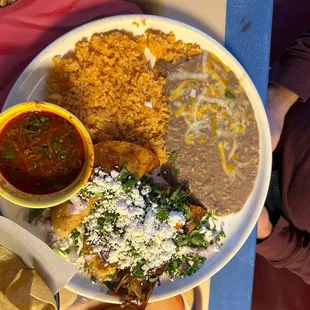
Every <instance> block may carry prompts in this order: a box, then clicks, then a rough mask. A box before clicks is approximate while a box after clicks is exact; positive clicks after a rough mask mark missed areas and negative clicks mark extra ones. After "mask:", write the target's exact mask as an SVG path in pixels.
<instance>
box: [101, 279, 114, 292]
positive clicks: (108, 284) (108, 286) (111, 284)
mask: <svg viewBox="0 0 310 310" xmlns="http://www.w3.org/2000/svg"><path fill="white" fill-rule="evenodd" d="M103 284H104V285H105V286H106V287H107V288H108V289H109V290H110V291H113V290H114V285H113V283H112V282H111V281H104V282H103Z"/></svg>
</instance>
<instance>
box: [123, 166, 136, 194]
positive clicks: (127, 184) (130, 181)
mask: <svg viewBox="0 0 310 310" xmlns="http://www.w3.org/2000/svg"><path fill="white" fill-rule="evenodd" d="M118 180H119V181H121V182H122V185H123V189H124V190H125V191H129V190H131V189H132V187H133V186H134V185H136V184H137V182H138V181H139V178H138V176H137V175H136V174H130V173H129V172H128V169H127V165H123V167H122V170H121V171H120V173H119V175H118Z"/></svg>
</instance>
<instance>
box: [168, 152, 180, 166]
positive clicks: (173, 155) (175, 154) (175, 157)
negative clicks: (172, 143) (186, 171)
mask: <svg viewBox="0 0 310 310" xmlns="http://www.w3.org/2000/svg"><path fill="white" fill-rule="evenodd" d="M177 157H178V155H177V153H176V151H173V152H172V153H171V154H170V155H169V158H168V161H169V162H170V163H171V162H174V161H176V159H177Z"/></svg>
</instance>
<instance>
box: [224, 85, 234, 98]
mask: <svg viewBox="0 0 310 310" xmlns="http://www.w3.org/2000/svg"><path fill="white" fill-rule="evenodd" d="M225 97H226V98H227V99H232V98H235V95H234V94H233V93H232V92H231V91H230V90H229V89H228V88H226V89H225Z"/></svg>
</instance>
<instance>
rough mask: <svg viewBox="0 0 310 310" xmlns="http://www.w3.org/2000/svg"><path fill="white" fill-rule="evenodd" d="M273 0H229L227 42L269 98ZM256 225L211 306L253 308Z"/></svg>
mask: <svg viewBox="0 0 310 310" xmlns="http://www.w3.org/2000/svg"><path fill="white" fill-rule="evenodd" d="M272 10H273V0H227V9H226V12H227V13H226V32H225V46H226V48H227V49H228V50H229V51H230V52H231V53H232V54H233V55H234V56H235V57H236V58H237V59H238V60H239V62H240V63H241V64H242V66H243V67H244V68H245V70H246V71H247V72H248V74H249V75H250V77H251V79H252V80H253V82H254V84H255V86H256V88H257V90H258V92H259V94H260V96H261V98H262V100H263V102H264V104H266V98H267V86H268V70H269V53H270V38H271V25H272ZM255 247H256V228H255V229H254V230H253V231H252V233H251V235H250V236H249V238H248V240H247V241H246V242H245V244H244V245H243V247H242V248H241V249H240V251H239V252H238V253H237V254H236V255H235V256H234V258H233V259H232V260H231V261H230V262H229V263H228V264H227V265H226V266H225V267H224V268H223V269H222V270H221V271H219V272H218V273H217V274H216V275H214V276H213V277H212V279H211V291H210V302H209V310H226V309H227V310H235V309H236V310H247V309H251V300H252V287H253V275H254V264H255Z"/></svg>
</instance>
